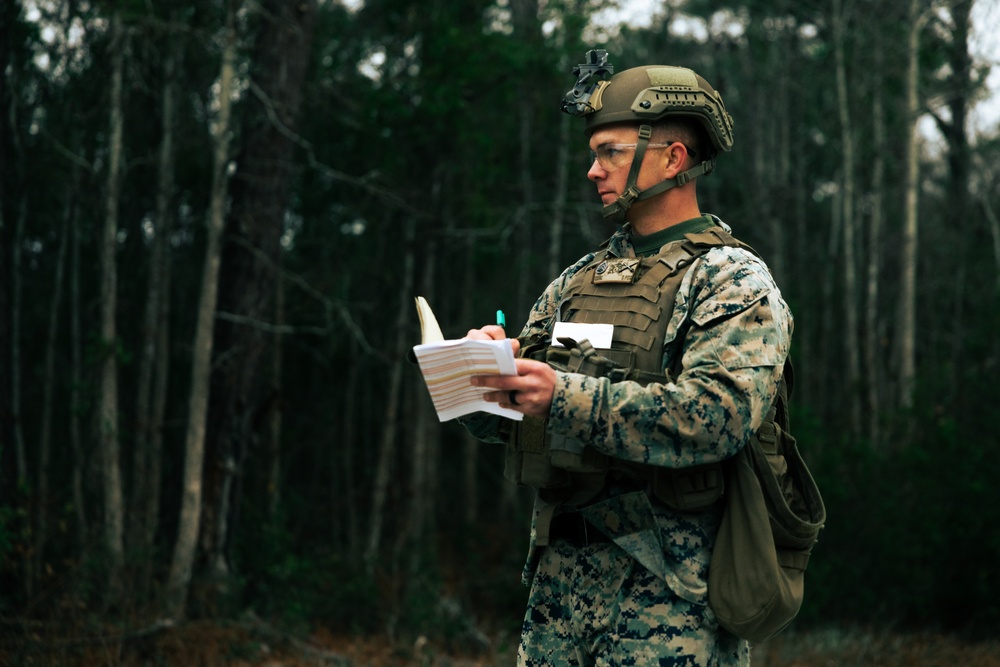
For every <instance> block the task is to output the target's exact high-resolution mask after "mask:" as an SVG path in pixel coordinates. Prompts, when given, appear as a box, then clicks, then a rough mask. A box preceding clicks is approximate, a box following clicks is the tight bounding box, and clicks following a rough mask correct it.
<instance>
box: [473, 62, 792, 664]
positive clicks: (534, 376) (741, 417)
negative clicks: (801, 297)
mask: <svg viewBox="0 0 1000 667" xmlns="http://www.w3.org/2000/svg"><path fill="white" fill-rule="evenodd" d="M588 55H589V56H590V63H589V64H587V65H581V66H580V67H579V68H577V70H575V71H574V73H575V74H577V75H578V76H579V80H578V82H577V86H576V88H574V90H573V91H570V92H569V93H568V94H567V97H566V100H565V101H564V104H563V109H564V111H567V112H569V113H572V114H573V115H577V116H583V117H584V118H585V120H586V122H587V125H586V132H587V135H588V136H589V139H590V148H591V151H592V153H593V161H592V163H591V167H590V170H589V172H588V174H587V177H588V178H589V179H590V180H591V181H593V183H594V184H595V186H596V187H597V192H598V195H599V196H600V197H601V200H602V202H603V204H604V209H605V210H604V213H605V216H606V217H608V218H609V219H610V220H612V221H613V222H615V223H617V224H619V225H621V226H620V227H619V229H618V230H617V231H616V232H615V233H614V235H613V236H612V237H611V238H610V240H609V241H608V242H607V243H606V246H605V247H604V248H603V249H602V250H601V251H599V252H598V253H590V254H588V255H587V256H585V257H583V258H581V259H580V260H579V261H578V262H576V263H575V264H573V265H572V266H570V267H569V268H567V269H566V270H565V271H564V272H563V273H562V275H560V276H559V277H558V278H556V279H555V280H554V281H553V282H552V283H551V284H550V285H549V287H548V288H547V289H546V290H545V292H544V293H543V294H542V295H541V296H540V297H539V299H538V300H537V302H536V304H535V306H534V308H533V310H532V311H531V314H530V316H529V317H528V321H527V324H526V325H525V327H524V329H523V331H522V332H521V335H520V336H519V338H518V339H515V340H514V341H513V344H514V347H515V353H517V352H518V351H521V352H522V355H523V353H524V352H526V351H527V348H528V347H529V345H533V346H534V347H535V348H537V347H538V345H539V341H542V343H541V347H542V348H545V347H546V342H545V341H549V340H550V338H551V336H552V332H553V327H554V325H555V323H556V322H557V321H558V320H561V319H572V312H567V309H565V308H563V307H562V305H563V304H564V302H565V300H566V299H567V298H568V296H572V295H571V294H570V295H568V292H569V293H572V292H574V291H575V290H577V289H578V287H579V285H580V282H581V281H580V280H576V281H574V278H575V277H577V278H579V275H583V272H585V271H588V270H589V271H591V272H593V273H594V274H595V275H598V274H600V273H601V272H602V270H606V269H607V268H608V267H609V266H612V267H615V268H614V270H616V271H619V272H621V271H626V270H628V271H630V270H633V269H634V267H635V266H636V264H635V263H634V262H633V263H628V262H629V261H631V260H633V258H643V257H650V256H656V255H657V254H660V255H662V254H663V253H667V256H669V251H672V250H673V249H676V248H677V247H679V246H680V245H682V244H684V243H685V242H690V240H691V239H694V238H704V237H705V234H716V235H722V236H725V235H726V234H725V232H723V231H722V230H723V229H724V230H726V232H728V228H727V227H725V225H723V223H722V222H721V221H720V220H719V219H718V218H715V217H714V216H710V215H704V214H702V212H701V210H700V209H699V206H698V199H697V194H696V185H697V181H696V180H695V179H696V177H697V176H700V175H702V174H705V173H708V172H709V171H711V169H712V167H713V166H714V163H715V156H716V154H718V153H719V152H722V151H728V150H729V149H730V148H731V146H732V121H731V119H730V117H729V114H728V113H727V112H726V111H725V108H724V107H723V105H722V99H721V97H720V96H719V94H718V93H717V92H716V91H715V90H714V89H713V88H712V87H711V86H710V85H709V84H708V83H707V82H706V81H705V80H704V79H702V78H701V77H700V76H698V75H696V74H695V73H694V72H691V71H690V70H687V69H683V68H677V67H667V66H647V67H638V68H634V69H630V70H626V71H624V72H621V73H619V74H617V75H615V76H613V77H611V78H610V80H608V79H607V75H609V74H610V73H611V69H612V68H611V67H610V66H607V65H606V64H605V58H606V54H604V53H603V52H590V54H588ZM728 238H729V239H730V240H731V241H735V240H734V239H732V237H731V236H730V237H728ZM595 258H596V259H595ZM623 260H624V261H625V263H622V262H623ZM595 262H601V264H600V265H598V266H597V268H595V267H594V263H595ZM609 262H610V264H609ZM588 267H589V268H588ZM639 270H640V271H641V270H642V269H641V268H640V269H639ZM678 271H679V272H678V274H677V275H683V278H682V279H681V280H680V284H679V288H678V289H677V291H676V296H674V297H673V298H672V299H671V300H670V302H669V303H660V304H659V306H658V308H659V310H660V312H662V313H669V320H668V321H667V323H666V327H665V335H664V336H663V341H662V362H661V363H660V367H659V368H656V369H653V370H655V371H656V377H654V378H653V379H652V380H651V381H650V380H649V378H648V377H647V378H646V379H645V380H644V381H634V380H629V379H622V377H618V378H617V379H616V378H615V377H608V376H604V377H601V376H599V375H600V374H584V373H578V372H567V371H565V370H563V369H562V367H561V366H560V365H559V364H552V363H545V362H544V361H540V360H538V359H539V358H540V357H539V356H538V355H537V354H535V355H529V356H533V358H523V356H522V358H518V359H517V375H513V376H484V377H479V378H474V379H473V383H474V384H477V385H479V386H484V387H489V388H491V389H492V391H491V392H489V393H488V395H487V396H488V399H489V400H492V401H496V402H498V403H500V404H501V405H504V406H505V407H511V408H513V409H515V410H518V411H520V412H522V413H524V415H526V418H525V419H526V421H525V423H528V421H529V420H530V419H532V418H534V419H535V423H537V424H542V427H543V429H544V433H545V438H546V442H547V443H550V442H553V441H555V440H558V441H559V442H562V443H564V444H565V443H571V444H573V443H575V444H577V445H579V446H581V447H582V448H583V449H584V450H586V451H588V452H591V453H593V454H594V456H597V457H600V459H601V460H602V461H604V462H605V463H603V464H602V465H603V470H604V472H603V473H601V474H600V475H599V476H598V479H600V480H601V484H600V488H599V489H595V488H590V489H589V490H587V491H586V492H585V493H582V494H580V493H577V491H578V490H579V489H577V491H572V490H569V491H567V490H566V489H565V488H564V489H563V490H558V489H541V490H540V491H539V493H538V498H539V500H538V501H537V502H536V507H535V514H534V519H533V523H532V536H531V546H530V551H529V557H528V561H527V564H526V566H525V572H524V580H525V583H528V584H530V586H531V593H530V598H529V603H528V610H527V613H526V615H525V619H524V623H523V629H522V637H521V645H520V649H519V652H518V664H519V665H525V666H531V667H539V666H542V665H639V666H643V665H658V666H667V665H670V666H678V667H679V666H690V667H695V666H698V667H704V666H706V665H745V664H749V648H748V646H747V644H746V642H744V641H742V640H740V639H738V638H737V637H735V636H733V635H731V634H729V633H728V632H726V631H725V630H723V629H722V628H720V627H719V625H718V623H717V622H716V620H715V617H714V615H713V613H712V610H711V609H710V608H709V606H708V602H707V600H708V593H707V588H708V587H707V580H708V579H707V569H708V565H709V561H710V558H711V553H712V547H713V544H714V541H715V534H716V531H717V528H718V525H719V521H720V518H721V515H722V505H723V503H722V502H721V501H720V500H719V498H718V496H716V497H715V498H714V502H711V503H710V504H708V505H707V506H705V507H697V508H696V509H691V510H678V509H676V508H675V507H672V506H671V505H670V504H667V503H666V502H663V501H662V500H661V496H662V494H660V493H658V492H654V491H653V482H652V481H651V480H654V479H659V477H657V476H656V475H650V474H649V473H648V471H649V470H653V471H657V470H659V471H666V472H668V473H670V472H673V471H680V472H683V471H685V470H689V469H691V467H692V466H699V465H705V464H715V463H718V462H721V461H724V460H726V459H728V458H729V457H732V456H733V455H734V454H735V453H736V452H737V451H739V449H740V448H741V447H743V446H744V445H745V444H746V443H747V441H748V439H749V438H750V436H751V434H753V433H754V432H755V431H756V429H757V428H758V427H759V426H760V425H761V423H762V421H763V420H764V419H765V417H766V415H767V413H768V410H769V409H770V407H771V405H772V402H773V401H774V398H775V394H776V391H777V388H778V384H779V380H780V378H781V373H782V367H783V364H784V362H785V359H786V357H787V355H788V350H789V345H790V342H791V334H792V318H791V315H790V313H789V310H788V307H787V305H786V304H785V302H784V301H783V300H782V298H781V294H780V292H779V290H778V288H777V286H776V285H775V283H774V281H773V280H772V277H771V275H770V272H769V271H768V268H767V266H766V265H765V264H764V263H763V262H762V261H761V260H760V259H759V258H758V257H757V256H756V255H754V254H753V253H752V252H750V251H749V249H748V248H747V247H746V246H743V245H742V244H739V243H738V242H731V243H728V244H722V245H715V246H712V247H711V248H710V249H709V250H707V252H704V251H703V252H702V253H701V254H699V255H698V256H697V257H696V258H695V259H694V260H693V261H691V262H690V263H689V266H686V267H681V268H680V269H678ZM578 274H579V275H578ZM589 281H590V279H589V278H588V280H587V282H589ZM595 282H596V279H595ZM608 321H613V319H610V315H609V320H608ZM620 328H621V327H619V326H618V325H616V326H615V332H616V340H617V332H618V331H619V329H620ZM468 335H469V337H474V338H494V339H501V338H504V337H505V336H506V334H505V332H504V330H503V329H502V328H500V327H499V326H486V327H483V328H482V329H476V330H473V331H470V332H469V334H468ZM569 344H570V345H572V344H573V343H572V342H570V343H569ZM614 346H615V344H613V345H612V347H614ZM598 352H601V351H600V350H598ZM608 353H609V354H610V351H609V352H608ZM542 358H545V359H549V358H550V357H542ZM647 370H648V369H647ZM595 375H598V376H595ZM630 377H635V376H630ZM463 421H464V423H465V425H466V427H467V428H469V430H470V431H471V432H472V433H473V434H475V435H476V436H477V437H478V438H480V439H483V440H486V441H508V440H512V439H513V440H516V439H517V438H518V437H521V436H519V435H518V433H521V432H522V431H523V428H524V427H522V426H521V425H516V424H515V422H512V421H511V420H506V419H502V418H499V417H496V416H493V415H487V414H485V413H479V414H476V415H474V416H472V417H470V418H467V419H465V420H463ZM591 458H593V457H591ZM609 462H610V463H609ZM633 471H637V472H636V474H631V472H633ZM584 477H585V476H583V475H578V476H576V477H574V476H573V475H570V479H571V480H572V479H583V478H584ZM593 477H594V476H593V475H591V476H590V477H588V478H587V479H593ZM573 484H576V482H572V481H571V482H570V483H569V486H570V487H572V486H573ZM591 486H593V485H592V484H591Z"/></svg>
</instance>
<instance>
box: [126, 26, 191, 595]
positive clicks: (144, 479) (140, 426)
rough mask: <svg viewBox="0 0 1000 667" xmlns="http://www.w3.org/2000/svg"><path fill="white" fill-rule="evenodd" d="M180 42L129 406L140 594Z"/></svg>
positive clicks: (169, 91)
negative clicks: (133, 395)
mask: <svg viewBox="0 0 1000 667" xmlns="http://www.w3.org/2000/svg"><path fill="white" fill-rule="evenodd" d="M181 53H182V50H181V42H180V40H178V39H174V40H172V42H171V44H170V45H168V49H167V52H166V54H165V56H164V60H163V88H162V96H161V108H162V110H161V113H162V117H161V131H162V134H161V138H160V153H159V165H158V172H159V173H158V176H159V180H158V183H157V193H156V217H155V219H154V220H153V226H152V229H153V239H152V247H151V248H150V261H149V274H148V281H147V283H146V303H145V312H144V314H143V328H142V342H141V349H140V353H139V371H138V380H137V383H138V386H137V389H136V406H135V433H134V437H135V445H134V449H133V452H132V456H133V458H132V502H131V503H130V507H131V508H132V516H131V525H130V530H129V532H130V542H131V544H132V546H133V547H134V548H135V549H137V550H138V551H139V552H140V553H141V554H142V555H143V556H144V563H145V566H144V568H143V573H142V576H141V581H140V584H139V585H140V587H142V588H143V589H144V588H145V586H146V584H147V582H148V579H149V576H150V575H151V565H152V554H151V550H152V547H153V539H154V536H155V534H156V523H157V515H158V514H159V506H160V472H161V471H160V455H161V449H160V443H161V442H162V440H161V437H160V434H159V433H154V429H156V430H157V431H158V430H159V428H158V426H159V424H158V423H157V422H156V419H155V418H156V414H157V410H158V408H159V407H160V406H159V405H158V404H157V403H155V402H154V398H155V397H156V396H157V395H158V391H157V388H158V387H159V382H160V376H159V373H165V372H166V363H161V359H164V358H165V357H166V356H167V354H168V350H167V349H166V348H165V347H162V346H161V344H162V343H163V342H164V341H165V340H166V338H165V333H166V330H167V328H168V324H169V323H168V322H167V321H166V320H164V319H163V313H164V302H166V301H167V299H168V293H167V291H166V289H165V288H166V287H167V286H168V285H169V278H168V275H167V274H168V272H169V270H170V266H169V262H167V249H168V247H169V246H168V236H169V234H170V228H171V218H172V215H171V211H170V209H171V201H172V199H173V196H174V125H175V115H176V89H177V69H178V68H177V64H178V63H177V61H178V59H179V58H180V54H181Z"/></svg>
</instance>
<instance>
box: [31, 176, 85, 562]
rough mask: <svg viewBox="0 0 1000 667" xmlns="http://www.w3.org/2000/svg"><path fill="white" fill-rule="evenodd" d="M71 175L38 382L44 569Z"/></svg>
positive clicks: (40, 556) (38, 555)
mask: <svg viewBox="0 0 1000 667" xmlns="http://www.w3.org/2000/svg"><path fill="white" fill-rule="evenodd" d="M74 174H75V175H76V176H77V178H75V179H74V183H73V186H72V187H71V189H70V190H69V193H68V195H67V201H66V209H65V212H64V214H63V215H64V218H63V230H62V234H61V235H60V238H59V253H58V255H57V257H56V273H55V277H54V279H53V288H52V302H51V304H50V305H49V315H48V325H49V327H48V332H47V333H46V336H45V370H44V374H43V379H42V420H41V422H42V423H41V429H40V435H39V438H38V490H37V494H36V496H35V497H36V498H37V499H38V500H37V501H36V502H35V511H36V513H37V523H36V530H37V533H36V535H35V562H36V563H38V564H39V565H41V567H42V568H44V567H45V550H46V546H47V543H48V536H49V503H50V502H51V500H50V498H49V464H50V462H51V460H52V413H53V403H54V395H55V386H56V345H57V343H58V334H59V313H60V309H61V305H62V293H63V282H64V276H65V274H66V257H67V255H68V253H67V248H69V245H70V240H69V237H70V234H72V233H73V228H74V227H75V224H74V223H75V218H76V202H75V201H74V200H75V196H76V192H77V188H78V187H79V178H78V176H79V169H77V170H76V171H75V172H74Z"/></svg>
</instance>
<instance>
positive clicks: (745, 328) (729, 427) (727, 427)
mask: <svg viewBox="0 0 1000 667" xmlns="http://www.w3.org/2000/svg"><path fill="white" fill-rule="evenodd" d="M791 332H792V320H791V316H790V314H789V312H788V307H787V305H786V304H785V303H784V301H783V300H782V298H781V294H780V292H779V291H778V288H777V286H776V285H775V284H774V282H773V280H772V279H771V276H770V273H769V272H768V270H767V267H766V266H764V264H763V263H762V262H760V260H758V259H757V258H756V257H754V256H753V255H751V254H749V253H747V252H746V251H743V250H739V249H734V248H719V249H714V250H712V251H710V252H709V253H707V254H706V255H705V257H704V258H703V259H702V260H701V261H700V262H698V263H697V264H696V265H695V266H694V267H692V268H691V270H689V271H688V273H687V275H686V276H685V278H684V282H683V283H682V285H681V289H680V291H679V293H678V298H677V302H676V303H675V305H674V313H673V316H672V318H671V324H670V325H669V326H668V329H667V343H666V345H665V348H666V352H665V357H664V366H665V368H672V367H677V365H676V364H675V363H674V361H675V360H674V359H673V356H672V355H674V354H679V355H680V365H679V367H680V369H681V370H680V373H679V375H678V376H677V377H676V378H675V379H674V381H673V382H663V383H652V384H649V385H646V386H641V385H639V384H637V383H635V382H619V383H611V382H610V381H608V380H607V379H606V378H593V377H587V376H583V375H579V374H573V373H557V375H558V379H557V386H556V391H555V395H554V397H553V402H552V410H551V412H550V414H549V428H550V429H551V430H552V432H554V433H558V434H561V435H564V436H566V437H568V438H570V439H572V440H575V441H577V442H579V443H580V444H583V445H589V446H592V447H594V448H595V449H597V450H599V451H602V452H604V453H605V454H608V455H611V456H614V457H617V458H621V459H626V460H629V461H635V462H640V463H646V464H649V465H657V466H664V467H668V468H681V467H688V466H692V465H698V464H701V463H710V462H714V461H721V460H723V459H726V458H729V457H730V456H732V455H734V454H735V453H736V452H737V451H738V450H739V449H740V447H742V446H743V445H744V444H745V443H746V442H747V440H748V439H749V437H750V435H751V434H752V433H753V432H754V431H755V430H756V429H757V428H758V427H759V426H760V424H761V423H762V421H763V419H764V417H765V415H766V414H767V411H768V410H769V409H770V406H771V403H772V402H773V400H774V397H775V394H776V392H777V387H778V381H779V379H780V377H781V371H782V367H783V365H784V361H785V358H786V357H787V355H788V349H789V345H790V340H791ZM675 339H677V340H680V341H682V344H677V345H675V344H674V340H675ZM665 379H666V376H665Z"/></svg>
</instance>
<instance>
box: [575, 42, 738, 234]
mask: <svg viewBox="0 0 1000 667" xmlns="http://www.w3.org/2000/svg"><path fill="white" fill-rule="evenodd" d="M607 60H608V53H607V51H604V50H603V49H595V50H591V51H588V52H587V62H586V63H583V64H581V65H578V66H577V67H575V68H573V74H574V75H575V76H576V77H577V82H576V85H575V86H574V87H573V89H572V90H570V91H569V92H567V93H566V95H565V97H564V98H563V102H562V110H563V111H564V112H566V113H568V114H571V115H573V116H583V117H584V119H585V120H586V133H587V135H588V136H589V135H590V134H592V133H593V132H594V131H595V130H597V129H598V128H600V127H603V126H605V125H611V124H613V123H636V124H638V125H639V143H638V145H637V148H636V155H635V158H634V159H633V162H632V168H631V170H630V171H629V176H628V182H627V186H626V191H625V192H624V193H623V194H622V195H621V196H620V197H619V198H618V200H617V201H616V202H614V203H613V204H609V205H608V206H605V207H604V211H603V214H604V216H605V217H606V218H608V219H609V220H612V221H614V222H621V221H622V220H624V216H625V212H626V211H627V210H628V208H629V207H630V206H631V205H632V203H633V202H635V201H641V200H643V199H648V198H650V197H653V196H655V195H658V194H660V193H662V192H665V191H666V190H669V189H670V188H674V187H677V186H680V185H684V184H685V183H688V182H689V181H691V180H692V179H695V178H697V177H698V176H702V175H705V174H708V173H711V171H712V170H713V169H714V168H715V156H716V155H717V154H718V153H720V152H727V151H730V150H732V147H733V119H732V117H731V116H730V115H729V113H728V112H727V111H726V107H725V105H724V104H723V103H722V96H721V95H720V94H719V93H718V91H716V90H715V89H714V88H713V87H712V86H711V85H710V84H709V83H708V81H705V79H703V78H702V77H701V76H699V75H698V74H696V73H695V72H693V71H691V70H689V69H687V68H685V67H675V66H671V65H645V66H642V67H634V68H632V69H627V70H625V71H624V72H619V73H618V74H614V67H612V66H611V65H609V64H608V62H607ZM607 77H610V78H607ZM667 116H680V117H687V118H692V119H694V120H696V121H697V122H698V123H699V124H700V125H701V126H702V127H703V128H704V130H705V134H706V135H707V136H708V139H709V141H710V142H711V144H712V149H713V150H711V151H706V152H707V153H708V155H703V156H701V162H700V163H699V164H698V165H697V166H695V167H692V168H691V169H688V170H687V171H686V172H682V173H681V174H678V175H677V177H675V178H672V179H668V180H665V181H662V182H660V183H659V184H657V185H655V186H653V187H650V188H647V189H646V190H642V191H640V190H639V189H638V187H637V186H636V180H637V176H638V173H639V167H640V165H641V164H642V159H643V156H644V153H645V149H646V145H647V143H648V140H649V137H650V135H651V132H652V123H654V122H655V121H657V120H661V119H663V118H665V117H667Z"/></svg>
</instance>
